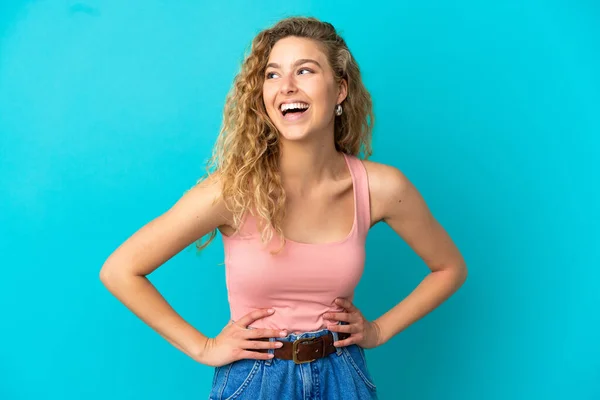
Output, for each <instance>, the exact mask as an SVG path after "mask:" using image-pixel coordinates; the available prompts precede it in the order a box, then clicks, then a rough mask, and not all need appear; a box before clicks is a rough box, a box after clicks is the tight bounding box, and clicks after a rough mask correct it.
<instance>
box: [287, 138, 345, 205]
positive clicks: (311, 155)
mask: <svg viewBox="0 0 600 400" xmlns="http://www.w3.org/2000/svg"><path fill="white" fill-rule="evenodd" d="M279 168H280V171H281V177H282V181H283V185H284V188H285V189H286V190H292V191H293V192H295V193H303V192H308V191H310V189H311V188H312V187H315V186H316V185H319V184H320V183H322V182H323V181H326V180H330V179H332V178H335V177H337V176H339V175H341V174H343V171H344V169H345V161H344V160H343V155H342V154H340V153H339V152H338V151H337V150H336V149H335V145H334V143H333V142H331V143H330V144H327V145H325V144H324V143H318V144H316V145H311V144H308V143H300V142H284V143H282V144H281V157H280V161H279Z"/></svg>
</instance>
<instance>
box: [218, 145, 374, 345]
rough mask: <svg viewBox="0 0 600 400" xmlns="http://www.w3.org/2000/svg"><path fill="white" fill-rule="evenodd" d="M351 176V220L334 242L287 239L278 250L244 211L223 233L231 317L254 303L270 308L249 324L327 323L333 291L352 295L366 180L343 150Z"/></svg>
mask: <svg viewBox="0 0 600 400" xmlns="http://www.w3.org/2000/svg"><path fill="white" fill-rule="evenodd" d="M344 158H345V159H346V164H347V166H348V168H349V170H350V174H351V176H352V184H353V191H354V223H353V225H352V230H351V231H350V233H349V234H348V236H346V238H345V239H342V240H340V241H337V242H330V243H323V244H306V243H300V242H294V241H292V240H289V239H287V240H286V244H285V246H284V248H283V250H282V251H281V252H280V253H279V254H271V253H270V251H271V250H276V249H277V248H279V246H280V241H279V238H278V237H277V236H274V239H273V241H272V243H270V244H268V245H267V246H266V247H265V246H264V245H263V244H262V242H261V241H260V233H259V232H258V230H257V228H256V226H257V225H256V218H255V217H254V216H252V215H250V214H249V213H248V214H247V215H246V217H245V219H244V223H243V226H242V228H241V229H240V231H239V232H238V233H235V234H233V235H231V236H224V235H223V245H224V250H225V270H226V272H225V276H226V284H227V292H228V297H229V307H230V312H231V319H232V320H234V321H237V320H238V319H240V318H242V317H243V316H244V315H246V314H248V313H249V312H251V311H253V310H256V309H257V308H274V309H275V313H274V314H273V315H272V316H269V317H266V318H263V319H260V320H258V321H256V322H255V323H254V324H252V325H251V326H252V327H254V328H269V329H286V330H288V332H294V333H300V332H310V331H315V330H319V329H323V328H325V327H326V321H324V320H323V314H324V313H326V312H328V311H334V312H336V311H342V309H341V308H339V307H338V306H337V305H335V304H334V303H333V302H334V300H335V299H336V298H337V297H343V298H347V299H349V300H350V301H352V299H353V297H354V289H355V287H356V285H357V284H358V282H359V280H360V278H361V276H362V273H363V269H364V263H365V239H366V236H367V232H368V230H369V227H370V223H371V217H370V206H369V185H368V182H367V172H366V170H365V167H364V165H363V163H362V161H361V160H360V159H358V158H357V157H355V156H351V155H347V154H344Z"/></svg>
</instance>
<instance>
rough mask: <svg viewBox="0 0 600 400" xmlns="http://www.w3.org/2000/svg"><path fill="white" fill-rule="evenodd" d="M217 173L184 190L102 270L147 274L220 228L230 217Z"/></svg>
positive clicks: (110, 259)
mask: <svg viewBox="0 0 600 400" xmlns="http://www.w3.org/2000/svg"><path fill="white" fill-rule="evenodd" d="M221 188H222V183H221V179H220V177H219V175H218V174H217V173H215V174H212V175H210V176H208V177H207V178H206V179H204V180H202V181H200V182H198V183H196V184H195V185H194V186H193V187H192V188H190V189H188V190H187V191H186V192H185V193H184V194H183V195H182V196H181V197H180V198H179V199H178V200H177V202H175V204H173V205H172V206H171V207H170V208H169V209H168V210H167V211H165V212H164V213H163V214H161V215H159V216H157V217H156V218H154V219H152V220H151V221H149V222H148V223H147V224H145V225H144V226H142V227H141V228H140V229H139V230H138V231H136V232H135V233H134V234H133V235H131V236H130V237H129V238H128V239H127V240H126V241H125V242H123V243H122V244H121V245H120V246H119V247H118V248H117V249H116V250H115V251H114V252H113V253H112V254H111V255H110V256H109V258H108V259H107V260H106V262H105V263H104V266H103V270H104V271H105V272H106V271H110V272H111V273H114V272H116V271H118V272H126V273H133V274H137V275H147V274H149V273H151V272H152V271H154V270H155V269H156V268H158V267H159V266H160V265H162V264H163V263H165V262H166V261H168V260H169V259H170V258H171V257H173V256H174V255H176V254H177V253H179V252H180V251H181V250H183V249H184V248H186V247H187V246H189V245H190V244H192V243H194V242H195V241H197V240H199V239H201V238H202V237H204V236H205V235H207V234H208V233H210V232H211V231H213V230H215V229H216V228H218V227H219V226H221V225H226V224H228V222H229V220H230V218H231V217H230V214H229V211H228V210H227V208H226V207H225V203H224V201H223V199H222V196H221Z"/></svg>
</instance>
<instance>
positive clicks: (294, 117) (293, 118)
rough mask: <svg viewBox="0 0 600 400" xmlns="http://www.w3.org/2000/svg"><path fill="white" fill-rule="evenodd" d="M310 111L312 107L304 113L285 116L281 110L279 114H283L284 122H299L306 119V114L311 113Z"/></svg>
mask: <svg viewBox="0 0 600 400" xmlns="http://www.w3.org/2000/svg"><path fill="white" fill-rule="evenodd" d="M310 109H311V107H310V106H308V108H307V109H305V110H304V111H296V112H287V113H286V114H285V115H284V114H283V112H282V111H281V110H279V113H280V114H281V117H282V119H283V120H284V121H297V120H299V119H301V118H303V117H305V116H306V114H308V112H309V111H310Z"/></svg>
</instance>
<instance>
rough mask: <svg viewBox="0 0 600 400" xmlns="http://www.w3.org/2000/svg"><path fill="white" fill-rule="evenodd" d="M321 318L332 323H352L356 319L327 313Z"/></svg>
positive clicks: (345, 315)
mask: <svg viewBox="0 0 600 400" xmlns="http://www.w3.org/2000/svg"><path fill="white" fill-rule="evenodd" d="M323 318H325V319H329V320H332V321H344V322H353V321H355V320H356V318H355V317H354V316H353V315H352V314H348V313H327V314H325V315H323Z"/></svg>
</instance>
